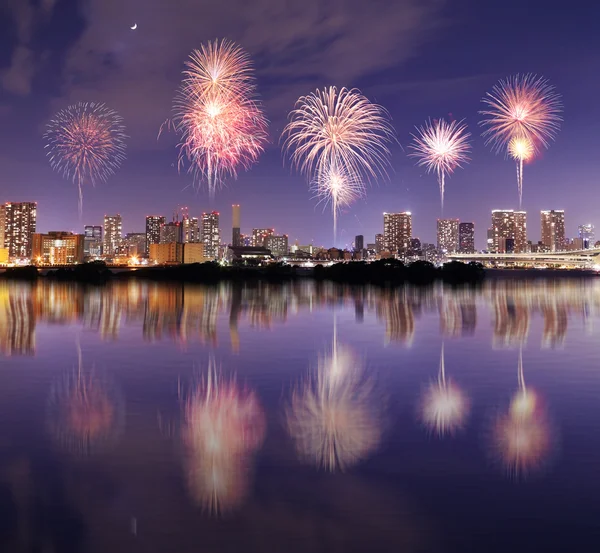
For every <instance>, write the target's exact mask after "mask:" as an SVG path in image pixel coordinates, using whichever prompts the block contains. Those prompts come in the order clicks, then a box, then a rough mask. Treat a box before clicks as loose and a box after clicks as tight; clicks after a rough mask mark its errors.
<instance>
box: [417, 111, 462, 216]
mask: <svg viewBox="0 0 600 553" xmlns="http://www.w3.org/2000/svg"><path fill="white" fill-rule="evenodd" d="M470 136H471V134H470V133H468V132H467V125H466V124H465V123H463V122H462V121H451V122H450V123H448V122H446V121H445V120H444V119H435V120H434V121H433V122H432V121H427V123H425V125H424V126H422V127H417V134H416V135H415V134H413V139H414V140H413V144H412V145H411V146H410V147H411V149H412V150H413V152H411V153H410V154H409V155H410V156H412V157H415V158H417V159H418V162H417V165H420V166H423V167H425V168H426V169H427V172H431V171H435V173H436V175H437V179H438V183H439V185H440V196H441V200H442V210H443V209H444V192H445V187H446V183H445V181H446V176H447V175H451V174H452V173H453V172H454V170H455V169H456V168H457V167H462V164H465V163H467V162H468V161H469V155H468V154H469V152H470V150H471V145H470V144H469V140H468V139H469V137H470Z"/></svg>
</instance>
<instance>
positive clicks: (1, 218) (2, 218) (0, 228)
mask: <svg viewBox="0 0 600 553" xmlns="http://www.w3.org/2000/svg"><path fill="white" fill-rule="evenodd" d="M5 225H6V207H5V206H4V204H2V205H0V249H3V248H4V227H5Z"/></svg>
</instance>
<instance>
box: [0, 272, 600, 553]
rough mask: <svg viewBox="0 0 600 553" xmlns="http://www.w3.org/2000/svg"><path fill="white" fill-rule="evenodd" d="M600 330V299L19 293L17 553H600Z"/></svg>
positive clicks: (7, 344)
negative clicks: (599, 550) (212, 395)
mask: <svg viewBox="0 0 600 553" xmlns="http://www.w3.org/2000/svg"><path fill="white" fill-rule="evenodd" d="M599 315H600V281H598V280H597V279H577V280H570V279H561V280H554V281H551V280H537V281H527V282H522V281H516V280H493V281H490V282H486V283H484V284H483V285H482V286H481V287H478V288H455V289H452V288H450V287H444V286H442V285H436V286H434V287H429V288H398V289H393V290H384V289H377V288H361V287H348V286H335V285H333V284H330V283H314V282H304V281H300V282H295V283H289V284H286V285H266V284H261V283H255V284H253V285H233V284H222V285H220V286H216V287H200V286H193V285H166V284H156V283H151V282H138V281H129V282H125V283H111V284H108V285H106V286H104V287H79V286H76V285H71V284H58V283H49V282H38V283H36V284H27V283H16V282H3V283H0V355H1V357H0V367H1V370H0V427H1V428H2V432H1V434H0V435H1V436H2V440H1V441H0V508H1V509H2V513H3V518H4V521H5V522H4V524H3V525H2V527H1V528H0V545H1V546H2V550H3V551H12V550H14V551H29V550H31V549H34V548H35V547H39V548H40V549H42V550H43V549H44V548H48V549H49V550H56V551H84V552H96V551H98V552H100V551H102V552H104V551H120V550H124V551H125V550H127V551H144V552H155V551H156V552H159V551H160V552H162V551H177V552H178V553H186V552H188V551H189V552H192V551H194V552H195V551H199V550H206V551H229V550H234V549H235V550H239V549H241V548H243V549H244V550H247V551H267V550H268V551H284V550H285V551H323V550H333V551H365V550H368V551H414V552H417V551H432V552H451V553H452V552H459V551H460V552H464V551H482V550H486V551H491V552H496V551H498V552H500V551H502V552H504V551H507V550H509V551H567V550H570V551H583V552H585V551H592V550H593V547H591V544H593V543H595V538H596V536H597V530H596V527H597V515H598V509H597V507H596V503H597V501H596V496H597V493H598V491H599V489H598V488H599V485H598V479H597V476H596V471H597V469H596V467H597V466H598V462H599V461H600V447H599V438H598V423H597V422H596V421H598V419H599V417H598V415H599V414H600V412H599V411H600V407H599V406H598V401H597V398H598V397H599V395H600V372H599V371H598V361H597V358H598V332H600V328H599V324H600V320H599ZM442 348H443V372H442V371H441V356H442ZM79 352H80V355H79ZM234 375H235V380H234V379H233V376H234ZM217 381H218V382H219V386H220V390H221V391H223V390H224V391H225V392H226V393H225V392H223V394H222V396H217V397H218V398H219V401H218V402H216V403H210V401H209V399H208V398H209V396H208V394H207V390H209V389H217V388H218V387H213V388H211V386H213V385H214V383H215V382H217ZM195 394H196V395H195ZM82 397H85V401H83V400H82V399H81V398H82ZM315 398H316V399H315ZM317 400H318V401H317ZM194 410H195V411H194ZM198 413H200V415H199V414H198ZM232 413H241V414H240V415H239V417H237V415H236V417H237V418H236V417H234V416H232ZM203 417H204V419H203ZM197 420H204V423H203V424H200V426H197V425H195V424H194V421H197ZM332 421H333V422H332ZM332 425H333V430H335V432H332V431H331V429H332ZM206 436H211V439H207V438H206ZM565 506H568V508H565ZM34 536H35V537H34ZM34 550H35V549H34Z"/></svg>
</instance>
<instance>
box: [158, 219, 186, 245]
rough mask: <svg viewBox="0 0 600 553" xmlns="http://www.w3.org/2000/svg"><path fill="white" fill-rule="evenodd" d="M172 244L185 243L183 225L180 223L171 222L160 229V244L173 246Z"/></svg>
mask: <svg viewBox="0 0 600 553" xmlns="http://www.w3.org/2000/svg"><path fill="white" fill-rule="evenodd" d="M172 242H180V243H183V232H182V224H181V223H180V222H179V221H171V222H170V223H165V224H164V225H162V226H161V227H160V243H161V244H171V243H172Z"/></svg>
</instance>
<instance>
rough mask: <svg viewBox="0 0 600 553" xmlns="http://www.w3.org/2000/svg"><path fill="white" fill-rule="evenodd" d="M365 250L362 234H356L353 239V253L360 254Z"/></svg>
mask: <svg viewBox="0 0 600 553" xmlns="http://www.w3.org/2000/svg"><path fill="white" fill-rule="evenodd" d="M364 249H365V237H364V236H363V235H362V234H358V235H357V236H355V237H354V251H355V252H362V251H363V250H364Z"/></svg>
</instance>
